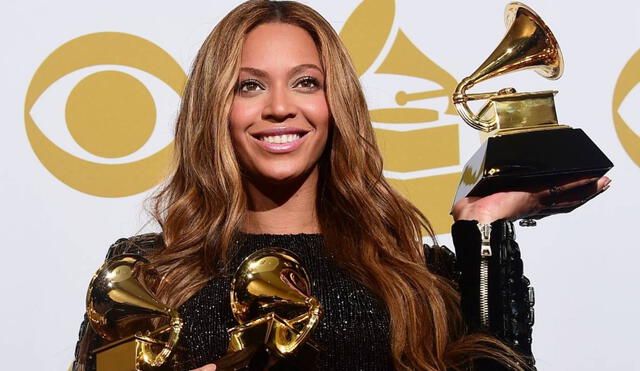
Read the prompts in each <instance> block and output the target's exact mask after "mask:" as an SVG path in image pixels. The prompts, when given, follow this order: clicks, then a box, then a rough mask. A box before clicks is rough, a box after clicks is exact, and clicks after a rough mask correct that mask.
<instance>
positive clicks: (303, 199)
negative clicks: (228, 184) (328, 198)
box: [242, 168, 320, 234]
mask: <svg viewBox="0 0 640 371" xmlns="http://www.w3.org/2000/svg"><path fill="white" fill-rule="evenodd" d="M302 178H303V179H299V180H295V181H293V182H290V183H287V184H265V183H262V182H254V181H247V182H245V190H246V192H247V197H248V202H249V205H248V206H249V207H248V210H247V213H246V215H245V218H244V220H243V226H242V230H243V232H247V233H268V234H294V233H320V224H319V222H318V216H317V213H316V195H317V185H318V169H317V168H314V170H312V171H311V172H310V173H309V174H308V175H307V176H305V177H302Z"/></svg>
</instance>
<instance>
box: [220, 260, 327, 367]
mask: <svg viewBox="0 0 640 371" xmlns="http://www.w3.org/2000/svg"><path fill="white" fill-rule="evenodd" d="M230 299H231V310H232V311H233V315H234V317H235V318H236V320H237V321H238V323H239V325H238V326H236V327H234V328H231V329H229V330H228V331H229V335H230V342H229V349H228V353H227V355H226V356H225V357H223V358H222V359H220V360H218V361H217V362H216V365H217V366H218V368H219V369H221V370H225V369H239V368H240V365H239V364H238V363H239V362H238V361H240V363H241V364H242V362H246V359H249V358H251V357H252V355H251V354H252V353H256V351H258V350H259V349H265V350H267V351H268V353H269V354H270V355H272V356H275V357H276V358H278V359H287V360H288V361H289V362H293V363H292V364H295V363H296V362H310V360H311V359H313V358H314V357H315V355H316V354H317V352H318V351H319V347H318V346H317V344H315V342H314V341H313V340H312V339H310V335H311V333H312V332H313V330H314V328H315V327H316V325H317V324H318V322H319V320H320V317H321V315H322V307H321V305H320V303H319V301H318V300H317V299H316V298H315V297H313V296H312V295H311V285H310V280H309V275H308V274H307V271H306V269H305V268H304V267H303V266H302V265H301V264H300V261H299V259H298V258H297V257H296V256H295V255H294V254H293V253H292V252H290V251H288V250H285V249H279V248H268V249H262V250H258V251H256V252H254V253H253V254H251V255H249V256H248V257H247V258H246V259H245V260H244V261H243V262H242V264H241V265H240V266H239V267H238V270H237V271H236V274H235V276H234V278H233V281H232V283H231V295H230ZM307 366H308V365H307Z"/></svg>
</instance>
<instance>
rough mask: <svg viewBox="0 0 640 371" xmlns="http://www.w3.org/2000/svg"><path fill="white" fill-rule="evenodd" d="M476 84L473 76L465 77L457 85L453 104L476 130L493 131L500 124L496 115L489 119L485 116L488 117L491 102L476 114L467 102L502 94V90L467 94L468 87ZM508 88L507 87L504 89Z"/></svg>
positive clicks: (465, 120)
mask: <svg viewBox="0 0 640 371" xmlns="http://www.w3.org/2000/svg"><path fill="white" fill-rule="evenodd" d="M473 85H474V82H473V81H472V80H471V78H469V77H466V78H464V79H463V80H462V81H461V82H460V84H458V86H457V87H456V90H455V92H454V93H453V104H454V105H455V107H456V110H457V111H458V114H459V115H460V117H462V119H463V120H464V122H466V123H467V124H469V126H471V127H472V128H474V129H476V130H481V131H484V132H487V133H488V132H491V131H493V130H495V129H496V127H497V126H498V124H497V119H496V116H495V115H491V116H490V117H489V118H488V119H486V118H483V117H486V113H487V111H488V108H489V106H490V104H491V102H487V103H486V104H485V105H484V106H483V107H482V108H481V109H480V112H481V113H480V114H475V113H474V112H473V111H472V110H471V108H470V107H469V105H468V104H467V102H468V101H470V100H478V99H490V98H491V97H494V96H496V95H499V94H501V92H502V90H501V91H499V92H490V93H480V94H467V93H466V91H467V89H469V88H471V87H472V86H473ZM503 90H505V91H506V90H507V89H503Z"/></svg>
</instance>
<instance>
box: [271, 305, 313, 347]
mask: <svg viewBox="0 0 640 371" xmlns="http://www.w3.org/2000/svg"><path fill="white" fill-rule="evenodd" d="M306 301H307V304H308V305H309V311H308V312H307V313H305V314H303V315H302V316H299V317H296V318H294V319H292V320H291V321H287V324H288V325H290V326H291V325H292V324H293V323H299V322H302V321H303V320H307V323H306V325H305V326H304V328H303V329H302V330H301V331H300V333H299V334H298V335H297V336H296V337H295V339H293V341H291V342H290V343H289V344H287V347H286V348H287V349H279V350H280V351H281V352H282V353H283V354H287V353H291V352H293V351H294V350H296V349H297V348H298V346H299V345H300V344H302V343H304V342H305V341H306V340H307V338H308V337H309V335H311V332H312V331H313V329H314V328H315V327H316V325H317V324H318V321H319V320H320V316H322V306H321V305H320V303H319V302H318V300H317V299H316V298H314V297H309V298H307V300H306Z"/></svg>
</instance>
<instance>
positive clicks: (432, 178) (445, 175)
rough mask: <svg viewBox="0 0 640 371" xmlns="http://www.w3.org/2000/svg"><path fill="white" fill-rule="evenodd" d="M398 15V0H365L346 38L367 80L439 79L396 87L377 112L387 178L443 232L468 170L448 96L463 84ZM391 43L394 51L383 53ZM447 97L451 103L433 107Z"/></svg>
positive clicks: (373, 114) (347, 28) (344, 33)
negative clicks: (421, 86) (398, 23)
mask: <svg viewBox="0 0 640 371" xmlns="http://www.w3.org/2000/svg"><path fill="white" fill-rule="evenodd" d="M394 17H395V2H394V0H364V1H363V2H362V3H361V4H360V5H359V6H358V7H357V8H356V10H355V11H354V12H353V14H351V16H350V17H349V19H348V20H347V21H346V23H345V25H344V27H343V28H342V30H341V31H340V37H341V38H342V40H343V41H344V43H345V44H346V46H347V48H349V51H350V53H351V56H352V58H353V60H354V64H355V67H356V70H357V72H358V75H359V76H360V77H361V78H363V80H364V83H365V85H368V84H367V77H368V76H381V75H382V76H384V75H387V76H403V77H404V78H406V77H409V78H415V79H420V80H422V81H425V80H426V81H428V82H429V84H425V85H432V84H433V83H435V84H437V85H439V88H437V89H435V90H426V89H425V90H424V91H415V92H414V91H410V92H407V91H405V90H404V89H402V88H400V89H398V91H395V92H393V93H391V94H394V100H395V103H394V104H393V105H392V107H388V108H377V109H372V110H371V111H370V113H371V119H372V121H373V125H374V128H375V130H376V135H377V139H378V143H379V145H380V149H381V150H382V154H383V157H384V167H385V176H386V178H387V179H388V180H389V181H390V182H391V183H392V184H393V185H394V187H396V189H398V191H400V192H402V193H403V194H404V195H405V196H406V197H407V198H409V199H410V200H411V201H412V202H413V203H414V204H415V205H416V206H417V207H418V208H419V209H420V210H421V211H422V212H423V213H424V214H425V215H426V216H427V217H428V218H429V220H430V222H431V223H432V225H433V227H434V229H435V232H436V233H448V232H449V228H450V225H451V218H450V217H449V210H450V208H451V200H452V199H453V194H454V192H455V189H456V186H457V185H458V181H459V180H460V176H461V172H460V169H459V167H458V165H460V152H459V134H458V124H457V123H456V121H458V117H457V114H456V110H455V108H454V106H453V105H452V103H451V101H450V100H449V97H450V96H451V93H453V91H454V89H455V88H456V86H457V84H458V83H457V81H456V79H455V78H454V77H453V76H451V74H449V73H448V72H447V71H445V70H444V69H443V68H442V67H440V66H439V65H438V64H436V63H435V62H434V61H432V60H431V59H429V58H428V57H427V56H426V55H425V54H424V53H422V52H421V51H420V50H419V49H418V48H417V47H416V46H415V45H414V44H413V43H412V42H411V40H410V39H409V38H408V37H407V35H406V34H405V33H404V32H403V31H402V29H401V28H399V27H398V28H394V27H393V21H394ZM387 44H390V47H389V48H388V52H387V53H386V55H381V52H382V50H383V49H384V48H385V45H387ZM369 74H370V75H369ZM443 101H444V102H446V108H444V109H441V110H438V109H435V108H429V107H430V106H437V104H438V103H442V102H443ZM446 115H455V116H453V117H451V116H446ZM441 116H444V118H441Z"/></svg>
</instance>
